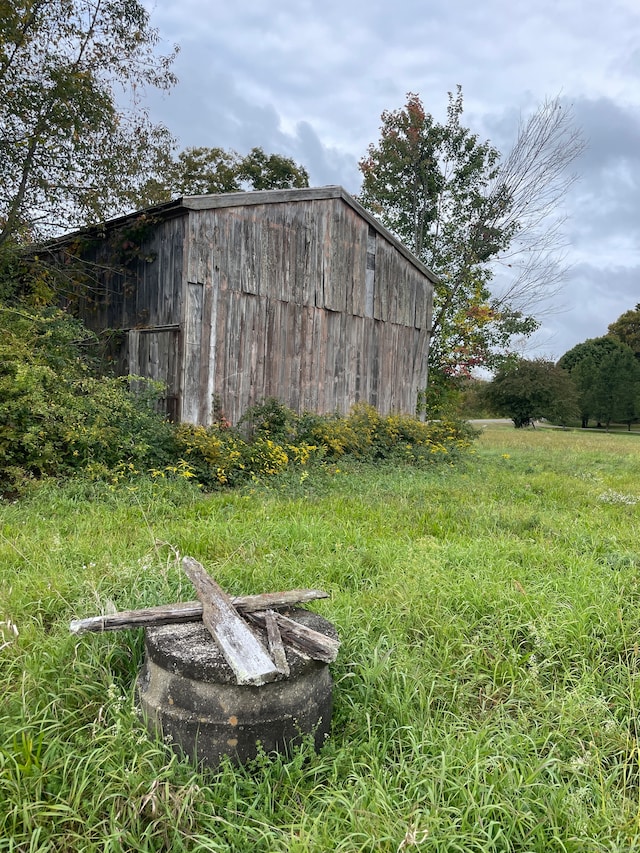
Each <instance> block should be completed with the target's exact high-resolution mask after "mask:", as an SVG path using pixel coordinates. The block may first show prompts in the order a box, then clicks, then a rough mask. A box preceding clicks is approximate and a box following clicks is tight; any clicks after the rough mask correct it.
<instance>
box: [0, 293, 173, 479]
mask: <svg viewBox="0 0 640 853" xmlns="http://www.w3.org/2000/svg"><path fill="white" fill-rule="evenodd" d="M94 343H95V338H94V336H93V335H92V334H91V333H89V332H88V331H87V330H86V329H85V328H84V327H83V326H82V325H81V324H80V323H79V322H78V321H76V320H74V319H73V318H72V317H70V316H69V315H68V314H66V313H65V312H64V311H60V310H58V309H53V308H47V309H42V310H38V309H34V308H30V307H27V306H25V305H20V306H10V307H9V306H3V307H1V308H0V491H3V492H12V491H20V490H21V488H22V487H24V486H26V485H27V484H28V483H29V482H31V481H32V480H33V479H35V478H41V477H44V476H60V475H66V474H70V473H73V472H78V471H87V472H89V473H91V474H93V475H94V476H95V475H97V474H99V473H104V472H108V471H110V470H111V469H112V468H113V467H114V466H117V465H118V464H121V463H127V464H131V465H133V466H134V468H135V470H136V471H137V470H146V469H148V468H149V467H150V466H153V465H156V466H157V465H164V464H167V463H168V462H169V461H170V460H171V459H172V458H173V456H174V453H175V450H174V438H173V431H172V428H171V426H170V424H168V423H167V422H166V420H165V419H164V418H163V417H161V416H160V415H158V414H157V413H156V411H155V404H156V401H157V397H158V395H159V394H160V388H159V387H158V386H157V384H154V383H149V382H139V381H138V382H136V387H137V388H138V389H140V388H142V389H143V391H142V392H140V391H139V390H138V391H137V393H135V394H134V393H131V391H130V390H129V383H128V381H127V380H126V379H123V378H107V377H97V376H93V375H92V372H91V359H90V357H89V356H88V355H87V351H88V350H90V349H91V347H92V345H93V344H94Z"/></svg>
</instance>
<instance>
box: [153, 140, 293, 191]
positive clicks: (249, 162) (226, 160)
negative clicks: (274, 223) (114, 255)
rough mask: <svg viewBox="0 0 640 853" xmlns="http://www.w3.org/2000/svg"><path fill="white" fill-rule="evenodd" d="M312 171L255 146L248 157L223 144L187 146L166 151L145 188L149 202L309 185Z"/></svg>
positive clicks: (287, 158)
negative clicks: (219, 145)
mask: <svg viewBox="0 0 640 853" xmlns="http://www.w3.org/2000/svg"><path fill="white" fill-rule="evenodd" d="M308 186H309V175H308V173H307V171H306V169H304V168H303V167H302V166H298V165H297V164H296V163H295V162H294V161H293V160H292V159H290V158H289V157H283V156H282V155H280V154H265V152H264V151H263V150H262V148H252V149H251V151H250V152H249V153H248V154H247V155H246V156H244V157H241V156H240V155H239V154H238V153H236V152H235V151H225V150H224V149H222V148H186V149H185V150H184V151H181V152H180V153H179V154H178V155H177V157H172V156H171V155H170V153H167V154H165V157H164V159H163V161H162V162H159V163H158V166H157V168H156V173H155V175H154V177H153V178H151V179H150V180H149V181H148V182H147V184H146V185H145V188H144V192H143V194H144V197H145V202H146V203H147V204H156V203H158V202H162V201H169V200H170V199H171V198H175V197H177V196H181V195H207V194H209V193H230V192H239V191H241V190H245V189H251V190H269V189H287V188H289V187H308Z"/></svg>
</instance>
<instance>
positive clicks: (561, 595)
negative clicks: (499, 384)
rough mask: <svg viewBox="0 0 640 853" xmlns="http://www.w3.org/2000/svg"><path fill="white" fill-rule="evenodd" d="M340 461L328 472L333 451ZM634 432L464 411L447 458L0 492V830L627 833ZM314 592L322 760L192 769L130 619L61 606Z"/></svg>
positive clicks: (66, 846)
mask: <svg viewBox="0 0 640 853" xmlns="http://www.w3.org/2000/svg"><path fill="white" fill-rule="evenodd" d="M339 467H340V468H342V466H339ZM639 522H640V443H639V440H638V437H637V436H635V435H626V434H619V435H617V434H606V433H602V434H600V433H587V434H584V433H579V432H563V431H557V430H542V429H540V430H536V431H523V430H514V429H510V428H508V427H502V428H487V429H486V430H485V431H484V432H483V434H482V436H481V437H480V439H479V440H478V442H477V443H476V445H475V448H474V452H473V453H472V454H470V455H468V456H467V458H466V459H465V460H463V461H462V462H460V463H458V464H457V465H456V466H450V465H446V464H440V465H439V466H436V467H434V468H433V469H431V470H427V471H420V470H415V469H411V468H404V467H382V468H377V469H376V468H373V467H360V466H350V467H346V469H345V470H338V469H337V468H335V467H334V468H332V469H322V470H321V469H318V470H315V469H312V470H311V471H310V473H309V475H308V476H305V475H302V476H301V475H300V472H299V471H298V472H297V473H296V474H292V473H289V474H287V475H286V477H284V478H283V479H280V480H273V481H271V482H270V483H267V484H264V485H254V486H253V488H251V489H248V488H247V489H245V490H243V491H235V492H234V491H229V492H219V493H216V494H214V495H209V496H205V495H200V494H199V493H197V492H196V491H195V490H193V489H192V488H191V487H190V486H189V484H188V483H187V482H177V483H174V484H170V483H166V482H165V483H147V482H143V483H140V484H138V485H136V486H130V487H127V486H121V487H118V488H117V489H116V490H111V489H109V488H108V487H107V486H103V485H100V486H99V485H92V484H88V483H85V482H77V483H70V484H68V485H64V486H55V487H54V486H53V485H45V486H42V487H41V488H40V489H38V490H37V491H36V492H34V494H32V495H31V496H30V497H29V498H26V499H24V500H22V501H20V502H17V503H8V502H4V503H2V504H0V567H1V568H0V678H1V681H0V684H1V686H2V692H1V694H0V696H1V698H0V851H15V853H17V852H18V851H20V853H23V851H24V853H27V851H29V853H36V851H38V853H45V851H47V853H49V851H51V853H53V851H55V852H56V853H62V851H64V853H72V851H74V852H75V851H83V853H84V851H87V853H90V852H92V851H104V853H107V851H109V853H117V852H119V851H245V850H246V851H265V853H280V851H281V853H285V851H286V853H303V851H314V853H325V851H344V853H346V852H347V851H349V853H351V852H352V851H392V853H396V851H411V850H416V851H478V853H480V851H483V853H484V851H523V853H524V851H576V853H588V851H608V853H612V852H613V851H631V850H640V787H639V786H640V751H639V749H640V747H639V743H638V728H639V723H638V710H639V707H640V671H639V667H640V634H639V627H640V609H639V608H640V523H639ZM176 551H177V552H179V553H180V554H190V555H192V556H194V557H195V558H197V559H198V560H200V561H201V562H202V563H203V564H204V565H205V567H206V568H207V569H208V571H209V572H210V573H211V574H213V575H214V576H215V577H216V578H217V580H218V581H219V582H220V583H221V584H222V585H223V586H224V587H225V588H226V589H227V590H228V591H229V592H230V593H233V594H239V593H251V592H260V591H265V590H270V589H271V590H274V589H284V588H288V587H299V586H309V587H320V588H324V589H326V590H327V591H328V592H330V593H331V596H332V598H331V600H329V601H326V602H319V603H318V604H317V605H316V609H317V610H318V611H319V612H321V613H322V614H323V615H325V616H326V617H327V618H329V619H331V620H332V621H333V622H335V623H336V625H337V627H338V630H339V633H340V636H341V639H342V643H343V645H342V648H341V651H340V655H339V658H338V661H337V662H336V663H335V664H334V665H333V666H332V671H333V674H334V680H335V689H334V718H333V729H332V736H331V738H330V740H329V741H328V743H327V745H326V746H325V748H324V749H323V751H322V752H321V754H319V755H314V754H313V753H312V752H311V751H310V750H305V749H303V750H301V751H300V752H299V753H298V754H296V755H295V756H294V758H293V759H292V760H289V761H285V760H283V759H281V758H277V757H271V756H264V757H262V758H260V759H259V760H258V761H257V762H256V763H255V764H254V765H252V766H250V767H246V768H242V769H234V768H232V767H231V766H230V765H225V766H223V767H222V768H221V769H220V771H219V772H216V773H213V772H205V773H199V772H197V770H196V769H195V768H194V767H192V766H191V765H190V764H188V763H187V762H184V761H180V760H178V758H177V757H176V756H173V754H172V753H170V752H169V751H168V750H167V748H166V747H165V746H164V745H163V744H162V743H161V742H157V741H155V740H153V739H151V738H150V737H149V736H148V735H147V733H146V730H145V728H144V727H143V725H142V723H141V721H140V719H139V717H138V716H137V714H136V712H135V705H134V691H133V685H134V679H135V676H136V672H137V669H138V667H139V665H140V662H141V655H142V641H143V638H142V636H141V632H140V631H136V632H120V633H114V634H104V635H87V636H84V637H80V638H78V637H73V636H71V635H70V634H69V632H68V624H69V621H70V619H72V618H74V617H79V616H88V615H93V614H96V613H100V612H102V611H104V610H106V609H108V608H109V607H111V606H115V607H117V608H118V609H125V608H132V607H141V606H145V605H151V604H160V603H166V602H168V601H175V600H186V599H190V598H193V589H192V588H191V587H190V584H189V582H188V580H187V579H186V577H185V576H183V575H182V573H181V570H180V567H179V565H178V563H177V562H176Z"/></svg>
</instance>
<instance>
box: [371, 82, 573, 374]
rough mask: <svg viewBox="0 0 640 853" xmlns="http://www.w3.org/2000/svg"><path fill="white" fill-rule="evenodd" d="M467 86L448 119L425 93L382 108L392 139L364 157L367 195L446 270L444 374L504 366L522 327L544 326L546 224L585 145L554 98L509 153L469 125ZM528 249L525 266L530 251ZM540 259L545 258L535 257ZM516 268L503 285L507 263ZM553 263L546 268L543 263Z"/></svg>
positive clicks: (440, 366) (441, 328)
mask: <svg viewBox="0 0 640 853" xmlns="http://www.w3.org/2000/svg"><path fill="white" fill-rule="evenodd" d="M462 113H463V100H462V92H461V89H460V87H458V89H457V92H456V94H455V95H453V94H449V106H448V111H447V121H446V123H445V124H439V123H438V122H436V121H435V119H434V118H433V116H432V115H431V114H429V113H428V112H426V111H425V109H424V107H423V105H422V102H421V100H420V98H419V96H418V95H416V94H411V93H410V94H409V95H407V102H406V104H405V106H404V107H403V108H402V109H399V110H395V111H386V112H384V113H383V114H382V127H381V131H380V140H379V142H378V143H377V144H372V145H370V146H369V148H368V151H367V155H366V157H364V158H363V159H362V160H361V161H360V170H361V172H362V175H363V184H362V192H361V195H360V201H361V202H362V203H363V204H364V205H365V206H366V207H368V208H369V209H370V210H371V211H372V212H373V213H374V214H376V215H377V216H379V217H380V218H381V219H382V221H383V222H384V224H385V225H387V227H389V228H390V229H391V230H392V231H393V232H395V233H396V234H397V235H398V236H399V237H400V239H401V240H403V241H404V242H405V244H406V245H407V246H408V247H409V248H410V249H411V250H412V251H413V252H414V253H415V254H416V255H417V256H418V257H419V258H420V259H421V260H422V261H424V263H425V264H426V265H427V266H429V267H431V269H433V271H434V272H435V273H436V274H437V275H438V276H439V278H440V281H439V283H438V284H437V285H436V293H435V307H434V318H433V341H432V347H431V351H430V368H431V371H432V376H433V371H436V372H438V373H440V374H443V375H445V376H446V375H456V374H457V375H460V374H464V373H468V372H469V371H470V370H471V369H472V368H473V367H475V366H479V365H485V366H492V365H495V363H496V353H497V352H499V351H500V350H501V349H503V348H504V347H506V346H507V345H508V343H509V341H510V340H511V339H512V338H513V336H516V335H525V336H526V335H529V334H531V333H532V332H533V331H534V330H535V329H536V327H537V325H538V324H537V321H536V320H535V319H534V317H533V316H532V315H531V313H530V311H529V309H530V307H531V306H532V305H533V304H534V303H536V302H537V301H539V299H540V298H541V295H547V294H548V292H549V289H550V287H551V285H552V283H553V277H552V276H551V275H550V270H549V264H548V263H546V261H547V260H548V257H547V255H548V251H549V249H550V248H551V246H552V244H551V241H550V238H549V237H548V236H543V234H546V235H548V234H549V233H551V234H554V233H557V230H554V229H551V230H549V229H547V230H546V231H545V232H542V230H541V228H540V226H541V223H542V221H543V220H546V218H547V217H548V215H549V213H550V211H552V210H553V209H554V206H556V205H557V203H558V201H559V199H560V198H561V197H562V195H563V194H564V192H566V189H567V187H568V185H569V183H570V182H571V178H570V177H563V175H564V170H565V168H566V166H567V165H568V163H570V162H571V161H572V160H573V159H574V158H575V157H576V156H577V154H578V153H579V152H580V150H581V148H582V142H581V140H580V138H579V136H578V135H577V134H576V133H575V132H574V131H573V129H572V126H571V117H570V114H569V112H568V111H564V112H563V111H562V109H561V105H560V104H559V103H558V101H552V102H548V103H545V104H544V105H543V106H542V107H541V108H540V109H539V111H538V112H537V113H536V114H535V115H534V116H533V117H532V118H531V119H530V120H529V121H528V122H525V123H524V124H523V125H522V126H521V127H520V130H519V133H518V137H517V140H516V143H515V145H514V148H513V150H512V152H511V153H510V154H509V156H508V157H506V158H505V159H504V160H501V158H500V154H499V152H498V151H497V149H496V148H494V147H493V146H492V145H491V144H490V143H489V142H482V141H481V140H480V139H479V138H478V136H477V135H476V134H474V133H472V132H471V131H470V130H469V129H468V128H466V127H464V126H463V125H462V122H461V118H462ZM517 250H522V253H523V254H524V256H525V257H526V258H527V260H526V261H525V262H523V263H520V264H518V263H517V260H516V259H517V257H518V251H517ZM532 258H533V261H532ZM501 259H502V260H503V261H504V263H505V269H507V270H509V271H510V272H511V273H512V275H511V277H510V278H509V280H508V283H507V285H506V286H505V287H504V288H503V290H502V291H501V292H500V293H498V294H496V293H493V292H492V289H491V287H490V283H491V280H492V277H493V273H494V266H495V263H496V262H497V261H499V260H501ZM542 270H544V272H543V271H542Z"/></svg>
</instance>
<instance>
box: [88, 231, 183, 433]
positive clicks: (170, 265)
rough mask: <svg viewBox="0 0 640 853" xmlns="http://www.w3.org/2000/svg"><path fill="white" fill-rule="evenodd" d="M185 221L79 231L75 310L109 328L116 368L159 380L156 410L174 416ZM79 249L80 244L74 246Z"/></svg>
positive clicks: (93, 325) (101, 329)
mask: <svg viewBox="0 0 640 853" xmlns="http://www.w3.org/2000/svg"><path fill="white" fill-rule="evenodd" d="M185 228H186V218H185V217H184V216H183V217H176V218H172V219H164V220H163V219H160V220H158V221H154V220H152V221H150V222H148V221H147V220H145V219H143V220H136V219H135V218H132V220H131V221H130V222H129V223H127V225H126V226H123V227H122V228H120V229H118V228H115V229H112V230H110V231H109V232H107V233H106V235H105V236H95V235H94V236H89V237H87V236H83V237H82V239H81V244H80V245H81V257H82V260H83V261H84V263H85V269H86V271H87V273H86V276H85V279H84V282H83V284H82V286H81V287H80V288H78V291H77V293H78V297H77V310H78V312H79V314H80V317H81V318H82V319H83V321H84V322H85V323H86V325H87V326H88V327H89V328H90V329H92V330H93V331H95V332H98V333H103V334H105V333H107V334H108V330H113V335H112V337H111V344H110V347H109V353H108V355H109V357H110V359H111V360H112V361H113V366H114V369H115V370H116V372H118V373H120V374H122V375H127V374H132V375H136V376H144V377H146V378H149V379H153V380H157V381H159V382H162V384H163V385H164V386H165V395H164V398H163V399H162V400H161V407H162V408H163V409H164V410H165V411H166V412H167V413H168V414H169V415H170V416H171V417H172V418H175V419H177V418H178V417H179V400H180V391H181V389H180V377H181V373H182V361H183V357H182V348H183V344H182V333H181V321H182V300H183V297H184V293H183V279H184V253H183V250H184V241H185ZM73 251H74V252H78V246H74V247H73Z"/></svg>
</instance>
